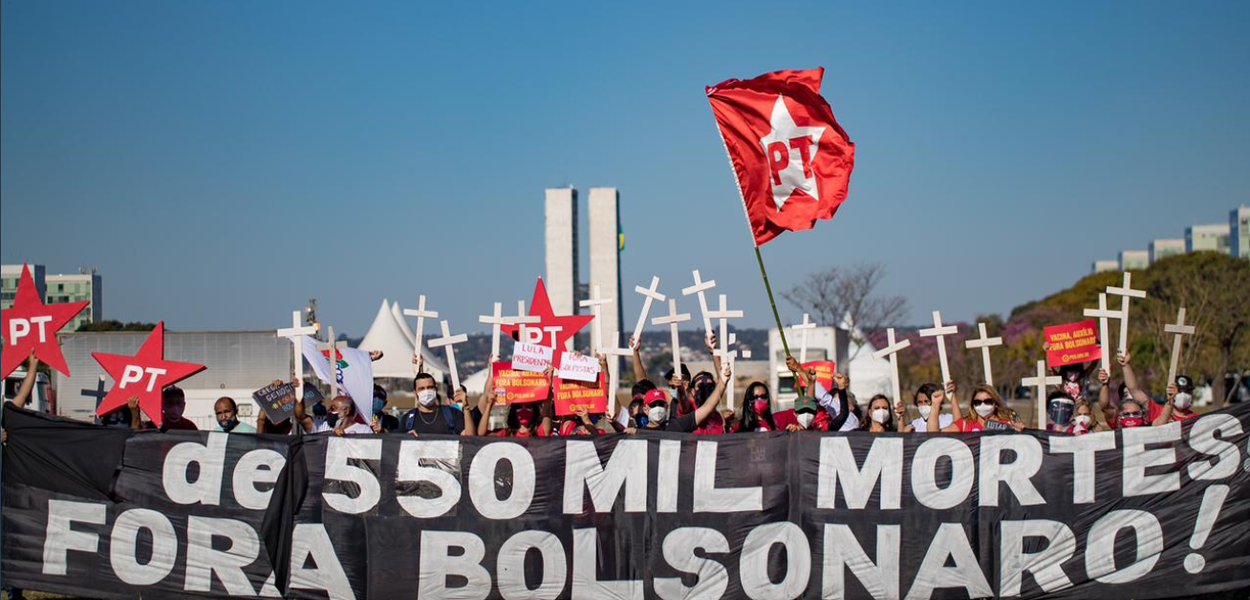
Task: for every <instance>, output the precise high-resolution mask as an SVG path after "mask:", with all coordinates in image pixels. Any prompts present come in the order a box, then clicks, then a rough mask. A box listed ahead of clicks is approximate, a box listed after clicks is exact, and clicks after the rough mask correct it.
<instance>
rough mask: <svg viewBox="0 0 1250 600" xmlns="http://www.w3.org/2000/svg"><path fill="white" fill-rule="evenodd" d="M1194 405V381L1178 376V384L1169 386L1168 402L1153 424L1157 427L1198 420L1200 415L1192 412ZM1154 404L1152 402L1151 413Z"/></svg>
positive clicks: (1186, 376) (1185, 376)
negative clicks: (1173, 422) (1170, 423)
mask: <svg viewBox="0 0 1250 600" xmlns="http://www.w3.org/2000/svg"><path fill="white" fill-rule="evenodd" d="M1193 404H1194V381H1193V380H1192V379H1190V378H1189V376H1188V375H1177V376H1176V383H1169V384H1168V401H1167V404H1164V405H1163V408H1161V409H1159V413H1158V415H1156V416H1155V418H1154V419H1153V421H1152V423H1153V424H1154V425H1156V426H1158V425H1167V424H1168V423H1169V422H1171V421H1188V420H1190V419H1196V418H1198V413H1196V412H1194V411H1193V410H1190V409H1191V408H1192V407H1193ZM1150 412H1152V413H1153V412H1154V403H1153V402H1151V411H1150Z"/></svg>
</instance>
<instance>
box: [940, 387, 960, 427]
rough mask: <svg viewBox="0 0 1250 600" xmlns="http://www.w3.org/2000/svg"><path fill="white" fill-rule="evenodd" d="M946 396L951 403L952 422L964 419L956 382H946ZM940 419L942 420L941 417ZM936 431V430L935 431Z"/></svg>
mask: <svg viewBox="0 0 1250 600" xmlns="http://www.w3.org/2000/svg"><path fill="white" fill-rule="evenodd" d="M946 396H947V397H948V398H950V401H951V422H954V421H958V420H960V419H962V418H964V413H963V411H962V410H960V409H959V399H958V398H956V397H955V382H954V381H948V382H946ZM938 418H941V417H940V416H939V417H938ZM934 431H936V430H934Z"/></svg>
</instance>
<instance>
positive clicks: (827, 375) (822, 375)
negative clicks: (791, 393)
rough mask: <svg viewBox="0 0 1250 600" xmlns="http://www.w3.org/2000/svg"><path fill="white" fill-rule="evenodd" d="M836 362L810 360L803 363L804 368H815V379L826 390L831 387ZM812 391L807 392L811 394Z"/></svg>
mask: <svg viewBox="0 0 1250 600" xmlns="http://www.w3.org/2000/svg"><path fill="white" fill-rule="evenodd" d="M837 366H838V364H837V363H835V362H833V361H831V360H810V361H807V362H805V363H803V368H804V369H816V381H817V383H819V384H820V385H821V386H822V387H824V388H825V389H826V390H831V389H833V373H834V370H835V369H836V368H837ZM812 393H814V392H810V391H809V392H808V394H812Z"/></svg>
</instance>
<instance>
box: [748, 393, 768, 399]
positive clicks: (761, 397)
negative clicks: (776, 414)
mask: <svg viewBox="0 0 1250 600" xmlns="http://www.w3.org/2000/svg"><path fill="white" fill-rule="evenodd" d="M751 399H752V400H767V399H768V394H756V395H754V396H751Z"/></svg>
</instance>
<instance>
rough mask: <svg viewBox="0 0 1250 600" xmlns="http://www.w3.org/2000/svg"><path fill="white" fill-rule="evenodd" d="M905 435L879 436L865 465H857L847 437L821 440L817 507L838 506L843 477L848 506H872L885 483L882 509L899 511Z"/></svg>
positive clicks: (857, 507) (852, 507)
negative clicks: (879, 487)
mask: <svg viewBox="0 0 1250 600" xmlns="http://www.w3.org/2000/svg"><path fill="white" fill-rule="evenodd" d="M902 464H903V438H897V437H891V438H883V437H876V438H874V439H873V441H872V446H870V447H869V449H868V456H867V457H866V458H864V466H863V467H862V468H861V467H858V466H856V464H855V455H854V454H852V453H851V443H850V441H848V440H847V439H846V438H845V437H824V438H821V439H820V474H819V476H818V478H817V481H816V508H835V506H834V500H835V499H836V498H837V489H838V478H839V477H840V478H842V486H841V487H842V495H843V496H845V497H846V506H847V507H848V508H851V509H862V508H864V507H865V506H868V501H869V500H870V499H871V498H872V492H873V490H874V489H876V487H877V482H878V481H880V482H881V509H882V510H897V509H898V508H900V507H901V506H902V492H903V469H902V468H901V467H902Z"/></svg>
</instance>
